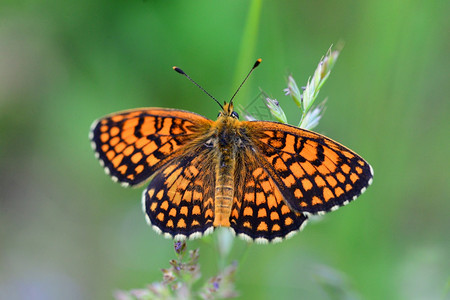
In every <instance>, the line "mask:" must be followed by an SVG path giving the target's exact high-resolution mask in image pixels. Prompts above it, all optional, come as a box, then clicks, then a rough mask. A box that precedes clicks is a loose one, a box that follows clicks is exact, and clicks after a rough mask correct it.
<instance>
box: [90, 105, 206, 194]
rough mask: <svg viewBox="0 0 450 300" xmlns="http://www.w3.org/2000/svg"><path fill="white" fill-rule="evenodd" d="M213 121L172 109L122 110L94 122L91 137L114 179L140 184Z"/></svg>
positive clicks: (124, 183) (127, 183) (106, 168)
mask: <svg viewBox="0 0 450 300" xmlns="http://www.w3.org/2000/svg"><path fill="white" fill-rule="evenodd" d="M212 123H213V122H212V121H211V120H209V119H207V118H205V117H203V116H200V115H197V114H194V113H191V112H186V111H181V110H173V109H164V108H145V109H135V110H128V111H124V112H119V113H116V114H113V115H110V116H106V117H104V118H102V119H100V120H97V121H96V122H94V124H93V125H92V127H91V134H90V137H91V141H92V146H93V148H94V150H95V151H96V153H97V154H96V155H97V156H98V158H99V160H100V162H101V163H102V165H103V166H104V168H105V171H106V172H107V173H108V174H109V175H111V177H112V178H113V180H115V181H119V182H121V183H122V184H123V185H137V184H139V183H142V182H143V181H145V180H147V179H148V178H149V177H150V176H151V175H152V174H153V173H154V172H155V171H156V170H158V169H159V168H160V167H161V166H163V165H164V164H165V163H166V162H167V161H169V160H170V159H171V158H173V157H176V156H178V155H181V154H178V153H177V151H178V150H180V148H182V147H183V146H184V145H186V144H187V143H191V142H193V141H195V140H196V139H197V138H198V137H201V136H202V135H203V134H204V133H205V131H207V130H208V128H209V127H210V126H211V124H212Z"/></svg>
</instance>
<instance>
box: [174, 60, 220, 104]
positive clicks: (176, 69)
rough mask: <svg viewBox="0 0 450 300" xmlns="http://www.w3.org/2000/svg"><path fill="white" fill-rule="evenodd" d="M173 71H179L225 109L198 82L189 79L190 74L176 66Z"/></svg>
mask: <svg viewBox="0 0 450 300" xmlns="http://www.w3.org/2000/svg"><path fill="white" fill-rule="evenodd" d="M173 69H174V70H175V71H177V72H178V73H180V74H181V75H183V76H185V77H186V78H187V79H189V80H190V81H191V82H192V83H193V84H195V85H196V86H197V87H198V88H199V89H201V90H202V91H203V92H205V94H206V95H208V96H209V97H211V98H212V99H214V101H216V102H217V104H219V106H220V108H222V109H223V106H222V104H220V102H219V101H218V100H217V99H216V98H214V97H213V96H212V95H211V94H210V93H208V92H207V91H206V90H205V89H204V88H202V87H201V86H200V85H199V84H198V83H197V82H195V81H194V79H192V78H191V77H189V75H188V74H186V73H184V71H183V70H181V69H180V68H178V67H175V66H174V67H173Z"/></svg>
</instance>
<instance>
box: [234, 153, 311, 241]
mask: <svg viewBox="0 0 450 300" xmlns="http://www.w3.org/2000/svg"><path fill="white" fill-rule="evenodd" d="M244 153H245V154H244V155H242V156H240V157H241V159H238V160H237V169H236V170H237V171H236V175H235V199H234V203H233V207H232V210H231V217H230V224H231V228H233V230H234V232H235V233H236V235H238V236H240V237H242V238H244V239H251V240H255V241H257V242H261V243H265V242H278V241H281V240H282V239H284V238H287V237H290V236H291V235H292V234H293V233H295V232H296V231H298V230H299V229H300V228H301V227H302V226H304V225H306V221H307V217H306V216H305V215H304V214H302V213H298V212H295V211H293V210H291V209H290V208H289V206H288V205H287V203H286V202H285V201H284V200H283V195H282V194H281V193H280V191H279V189H278V187H277V184H276V183H275V181H274V180H273V179H272V178H271V177H270V175H269V173H268V172H267V170H265V169H264V168H263V167H262V166H261V164H259V163H258V161H257V160H256V159H255V157H254V155H255V154H254V153H252V152H251V151H245V152H244Z"/></svg>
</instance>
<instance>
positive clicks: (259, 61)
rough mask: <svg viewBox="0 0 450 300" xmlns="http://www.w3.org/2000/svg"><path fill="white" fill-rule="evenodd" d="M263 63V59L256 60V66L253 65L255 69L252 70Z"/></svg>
mask: <svg viewBox="0 0 450 300" xmlns="http://www.w3.org/2000/svg"><path fill="white" fill-rule="evenodd" d="M261 61H262V59H261V58H258V59H257V60H256V62H255V64H254V65H253V68H252V69H254V68H256V67H257V66H259V64H260V63H261Z"/></svg>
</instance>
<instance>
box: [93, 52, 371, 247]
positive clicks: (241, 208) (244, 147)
mask: <svg viewBox="0 0 450 300" xmlns="http://www.w3.org/2000/svg"><path fill="white" fill-rule="evenodd" d="M259 62H260V60H258V61H257V63H255V65H254V67H253V68H252V70H253V69H254V68H255V67H256V66H257V65H258V64H259ZM174 68H175V67H174ZM175 70H176V71H178V72H179V73H182V74H183V75H185V76H186V77H188V76H187V75H186V74H185V73H184V72H183V71H181V70H180V69H178V68H175ZM250 73H251V71H250ZM250 73H249V74H248V75H250ZM248 75H247V77H246V79H247V78H248ZM188 78H189V77H188ZM189 79H190V78H189ZM190 80H191V81H193V80H192V79H190ZM244 81H245V80H244ZM194 83H195V82H194ZM195 84H196V83H195ZM197 86H198V85H197ZM241 86H242V84H241ZM199 87H200V86H199ZM200 88H201V87H200ZM201 89H202V90H203V88H201ZM238 90H239V89H238ZM205 92H206V91H205ZM206 93H207V92H206ZM207 94H208V93H207ZM208 95H209V94H208ZM235 95H236V93H235ZM211 97H212V96H211ZM212 98H213V99H214V100H216V99H215V98H214V97H212ZM233 98H234V96H233ZM233 98H232V99H231V101H230V102H229V103H227V102H225V103H224V105H223V106H222V105H221V107H222V110H221V111H220V113H219V116H218V118H217V120H216V121H213V120H210V119H208V118H205V117H203V116H201V115H199V114H196V113H193V112H188V111H183V110H178V109H168V108H139V109H132V110H126V111H122V112H117V113H114V114H110V115H108V116H105V117H103V118H100V119H99V120H97V121H95V122H94V123H93V124H92V126H91V131H90V139H91V144H92V147H93V149H94V150H95V154H96V157H97V158H98V159H99V160H100V163H101V165H102V166H103V167H104V169H105V171H106V173H107V174H108V175H110V176H111V178H112V179H113V181H116V182H119V183H121V184H122V185H123V186H138V185H140V184H143V183H145V182H147V181H150V182H149V184H148V186H147V188H146V189H145V190H144V192H143V195H142V206H143V210H144V212H145V214H146V219H147V222H148V223H149V224H150V225H151V226H152V227H153V228H154V229H155V230H156V231H157V232H158V233H161V234H164V236H166V237H170V238H174V239H176V240H181V239H188V238H189V239H194V238H199V237H202V236H203V235H206V234H209V233H211V232H212V231H213V230H214V228H216V227H220V226H222V227H229V228H230V229H231V230H232V231H233V233H234V234H235V235H237V236H239V237H241V238H243V239H245V240H250V241H255V242H259V243H267V242H280V241H282V240H283V239H285V238H289V237H291V236H292V235H293V234H294V233H296V232H297V231H299V230H300V229H302V228H303V227H304V225H306V223H307V220H308V217H309V216H310V215H317V214H323V213H326V212H329V211H334V210H336V209H337V208H339V207H340V206H343V205H346V204H348V203H349V202H350V201H352V200H355V199H356V198H357V197H358V196H359V195H360V194H362V193H363V192H364V191H365V190H366V189H367V187H368V186H369V185H370V184H371V183H372V178H373V170H372V167H371V166H370V165H369V164H368V163H367V162H366V161H365V160H364V159H363V158H361V157H360V156H359V155H358V154H356V153H355V152H353V151H352V150H350V149H348V148H346V147H344V146H342V145H341V144H339V143H337V142H335V141H333V140H331V139H329V138H327V137H325V136H323V135H321V134H318V133H315V132H312V131H308V130H304V129H301V128H297V127H294V126H290V125H286V124H281V123H276V122H270V121H240V120H239V116H238V114H237V113H236V112H235V111H234V109H233ZM216 102H218V101H217V100H216ZM218 103H219V102H218ZM219 105H220V103H219Z"/></svg>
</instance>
